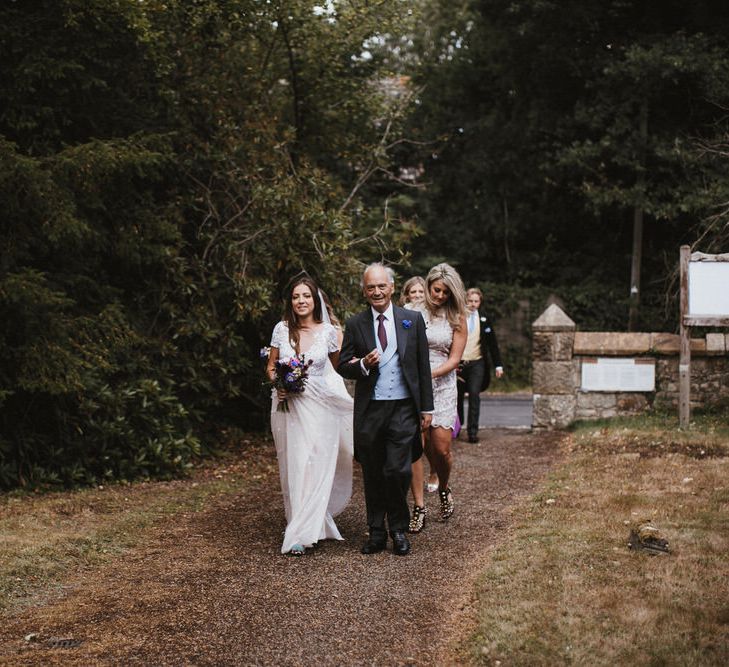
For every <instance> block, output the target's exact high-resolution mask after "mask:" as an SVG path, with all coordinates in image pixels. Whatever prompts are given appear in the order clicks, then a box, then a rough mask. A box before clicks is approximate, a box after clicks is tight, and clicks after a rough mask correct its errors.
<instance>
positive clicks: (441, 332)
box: [415, 305, 458, 430]
mask: <svg viewBox="0 0 729 667" xmlns="http://www.w3.org/2000/svg"><path fill="white" fill-rule="evenodd" d="M415 310H418V311H419V312H420V313H421V314H422V315H423V318H424V319H425V327H426V330H425V333H426V335H427V336H428V355H429V358H430V368H431V370H433V369H435V368H438V366H441V365H442V364H444V363H445V361H446V360H447V359H448V355H449V354H450V353H451V346H452V345H453V327H452V326H451V325H450V323H449V322H448V320H447V319H446V316H445V312H444V311H443V310H439V311H438V312H437V313H436V314H435V315H432V314H431V313H430V311H429V310H428V309H427V308H426V307H425V306H420V305H418V306H416V308H415ZM457 401H458V391H457V387H456V371H455V369H454V370H452V371H450V372H449V373H446V374H445V375H441V376H440V377H437V378H433V404H434V406H435V411H434V412H433V421H432V424H431V425H432V426H440V427H441V428H448V429H451V430H452V429H453V428H455V424H456V415H457V414H458V411H457Z"/></svg>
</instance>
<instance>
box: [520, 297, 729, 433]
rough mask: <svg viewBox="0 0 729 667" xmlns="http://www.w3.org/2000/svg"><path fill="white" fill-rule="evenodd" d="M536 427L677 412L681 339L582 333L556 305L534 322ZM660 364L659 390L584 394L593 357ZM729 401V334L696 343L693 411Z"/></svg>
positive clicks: (662, 335) (657, 373)
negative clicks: (585, 364) (650, 412)
mask: <svg viewBox="0 0 729 667" xmlns="http://www.w3.org/2000/svg"><path fill="white" fill-rule="evenodd" d="M532 328H533V341H532V364H533V390H534V398H533V400H534V410H533V415H534V417H533V426H534V427H537V428H564V427H565V426H568V425H569V424H570V423H571V422H573V421H575V420H578V419H602V418H607V417H615V416H617V415H631V414H637V413H640V412H644V411H646V410H649V409H651V408H652V407H653V406H656V407H662V408H668V409H672V408H675V409H676V410H678V392H679V390H678V353H679V337H678V336H677V335H674V334H665V333H616V332H579V331H577V330H576V329H577V327H576V325H575V323H574V322H573V321H572V320H571V319H570V318H569V317H568V316H567V315H566V314H565V313H564V311H563V310H562V309H561V308H560V307H559V306H557V305H556V304H553V305H551V306H549V308H547V309H546V310H545V311H544V313H542V315H541V316H540V317H539V318H538V319H537V320H536V321H535V322H534V323H533V325H532ZM596 356H599V357H615V358H619V357H625V358H631V359H636V358H637V359H640V358H652V359H655V391H646V392H632V391H631V392H626V391H619V392H618V391H583V390H582V389H581V377H582V363H583V361H584V360H585V359H587V358H589V359H591V360H594V358H595V357H596ZM727 399H729V334H724V333H709V334H707V335H706V337H705V338H696V339H692V340H691V406H692V408H695V407H699V406H705V405H710V404H712V403H716V402H719V401H725V400H727Z"/></svg>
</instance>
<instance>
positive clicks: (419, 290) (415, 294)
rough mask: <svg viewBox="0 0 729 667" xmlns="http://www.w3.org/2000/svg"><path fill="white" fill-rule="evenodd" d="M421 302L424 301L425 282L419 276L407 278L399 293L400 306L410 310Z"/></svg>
mask: <svg viewBox="0 0 729 667" xmlns="http://www.w3.org/2000/svg"><path fill="white" fill-rule="evenodd" d="M423 301H425V280H423V279H422V278H421V277H420V276H413V277H412V278H408V279H407V280H406V281H405V284H404V285H403V286H402V291H401V292H400V305H401V306H402V307H403V308H409V309H412V308H414V307H415V306H416V305H418V304H420V303H423Z"/></svg>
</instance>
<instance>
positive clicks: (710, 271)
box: [678, 245, 729, 428]
mask: <svg viewBox="0 0 729 667" xmlns="http://www.w3.org/2000/svg"><path fill="white" fill-rule="evenodd" d="M679 266H680V274H681V294H680V308H681V314H680V333H681V352H680V356H679V361H678V389H679V394H678V417H679V425H680V427H681V428H686V427H688V425H689V421H690V418H691V340H690V339H691V327H727V326H729V290H728V289H727V287H726V286H727V285H729V253H724V254H722V255H707V254H704V253H703V252H694V253H692V252H691V248H690V246H687V245H683V246H681V253H680V263H679Z"/></svg>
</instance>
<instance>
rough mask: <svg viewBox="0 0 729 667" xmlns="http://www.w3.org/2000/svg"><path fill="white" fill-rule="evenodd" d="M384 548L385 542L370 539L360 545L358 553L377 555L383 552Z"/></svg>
mask: <svg viewBox="0 0 729 667" xmlns="http://www.w3.org/2000/svg"><path fill="white" fill-rule="evenodd" d="M385 546H387V541H386V540H373V539H372V538H370V539H368V540H367V541H366V542H365V543H364V544H363V545H362V549H361V550H360V551H361V552H362V553H363V554H377V553H380V551H384V550H385Z"/></svg>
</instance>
